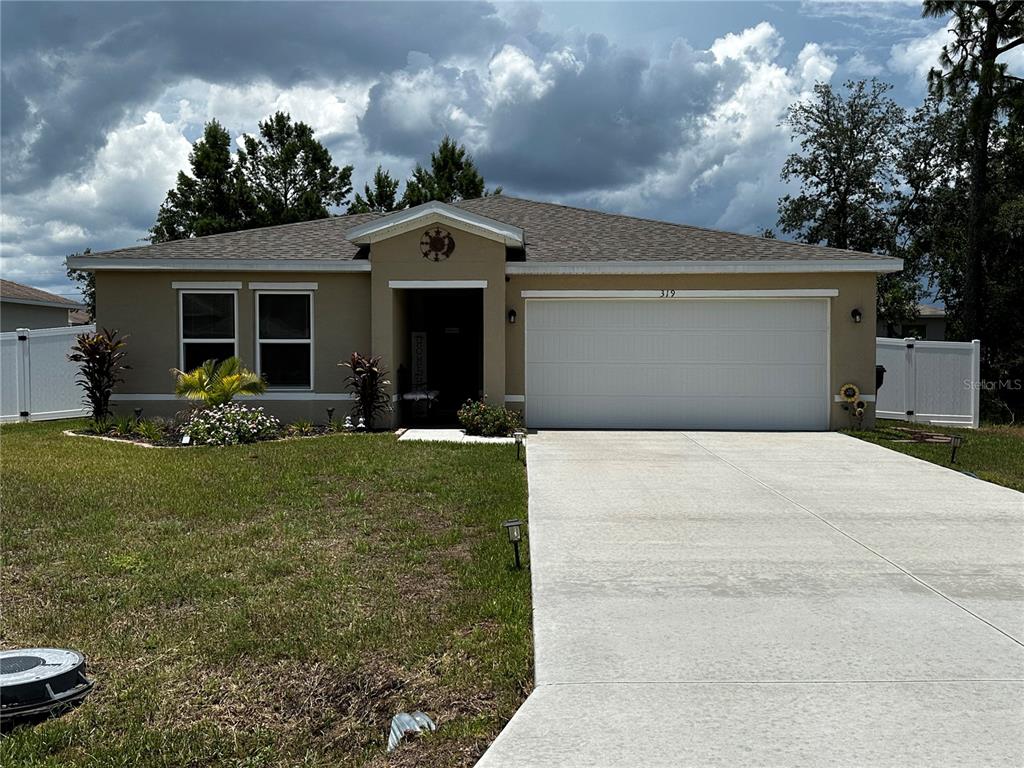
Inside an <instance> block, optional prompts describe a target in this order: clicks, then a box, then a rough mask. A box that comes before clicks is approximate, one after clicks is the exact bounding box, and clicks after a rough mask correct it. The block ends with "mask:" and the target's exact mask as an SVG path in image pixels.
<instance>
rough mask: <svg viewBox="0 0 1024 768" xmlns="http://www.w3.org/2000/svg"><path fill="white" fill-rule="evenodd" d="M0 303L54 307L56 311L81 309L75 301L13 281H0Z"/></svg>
mask: <svg viewBox="0 0 1024 768" xmlns="http://www.w3.org/2000/svg"><path fill="white" fill-rule="evenodd" d="M0 301H9V302H12V303H14V304H32V305H35V306H37V307H56V308H58V309H81V308H82V305H81V304H79V303H78V302H77V301H72V300H71V299H65V298H64V297H63V296H58V295H57V294H55V293H49V292H47V291H41V290H39V289H38V288H33V287H32V286H30V285H22V284H21V283H16V282H14V281H13V280H0Z"/></svg>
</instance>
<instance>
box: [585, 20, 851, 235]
mask: <svg viewBox="0 0 1024 768" xmlns="http://www.w3.org/2000/svg"><path fill="white" fill-rule="evenodd" d="M781 45H782V43H781V37H780V36H779V34H778V32H777V31H776V30H775V28H774V27H773V26H772V25H770V24H767V23H761V24H759V25H757V27H754V28H751V29H747V30H744V31H743V32H740V33H738V34H732V33H730V34H729V35H726V36H725V37H723V38H719V39H718V40H716V41H715V42H714V44H713V45H712V46H711V51H712V52H713V53H714V54H715V56H716V58H717V59H718V60H720V61H731V62H733V63H734V64H735V65H738V66H739V67H740V70H741V73H742V76H741V77H740V78H739V79H738V80H737V81H736V83H735V85H734V86H733V88H732V90H731V91H729V92H727V93H725V94H724V95H723V98H722V100H721V101H720V103H719V104H718V105H717V106H715V107H714V108H713V109H712V110H711V111H710V112H709V113H708V115H707V116H706V117H705V119H704V120H703V121H702V122H701V125H700V128H699V130H698V132H697V133H696V135H694V136H693V137H692V138H691V139H690V140H689V141H687V142H685V144H684V145H683V146H682V147H681V148H680V149H679V150H678V151H677V152H676V153H675V154H674V155H673V156H672V157H671V158H669V159H667V160H666V162H665V163H663V165H662V167H660V168H658V169H657V170H655V171H654V172H652V173H649V174H645V175H644V176H643V177H642V178H641V179H640V181H639V182H638V183H636V184H635V185H630V186H628V187H625V188H623V189H619V190H614V191H608V192H604V193H597V194H595V195H591V196H588V197H587V198H585V199H586V200H587V201H588V202H589V203H590V204H597V205H599V206H607V207H611V208H615V209H618V210H622V211H625V212H628V213H639V212H644V213H646V214H647V215H658V216H663V217H668V218H672V219H675V220H683V221H706V222H709V223H711V224H712V225H713V226H716V227H720V228H723V229H733V230H736V231H746V232H754V231H756V230H757V229H759V228H760V227H761V226H766V225H771V224H773V223H774V221H775V218H776V211H775V207H776V200H777V198H778V197H779V196H780V195H781V194H782V193H783V192H784V185H783V184H782V182H781V181H780V180H779V170H780V168H781V167H782V163H783V161H784V159H785V157H786V155H787V154H788V153H789V152H790V151H791V150H790V144H789V134H788V131H787V129H786V128H785V127H783V126H780V124H779V123H780V121H781V119H782V117H783V116H784V114H785V111H786V109H787V107H788V106H789V105H790V104H792V103H793V102H794V101H797V100H799V99H804V98H807V97H808V96H809V95H810V92H811V91H810V89H811V88H812V87H813V85H814V83H815V82H817V81H822V82H828V81H830V80H831V78H832V76H833V75H834V74H835V71H836V69H837V66H838V64H837V62H836V59H835V58H834V57H832V56H830V55H828V54H827V53H825V52H824V51H823V49H822V48H821V46H819V45H817V44H814V43H810V44H807V45H805V46H804V47H803V49H802V50H801V51H800V53H799V55H798V56H797V59H796V61H795V62H794V64H793V66H792V67H791V68H789V69H786V68H785V67H783V66H782V65H781V64H779V63H778V62H777V61H776V59H777V58H778V56H779V55H780V53H781V50H782V48H781Z"/></svg>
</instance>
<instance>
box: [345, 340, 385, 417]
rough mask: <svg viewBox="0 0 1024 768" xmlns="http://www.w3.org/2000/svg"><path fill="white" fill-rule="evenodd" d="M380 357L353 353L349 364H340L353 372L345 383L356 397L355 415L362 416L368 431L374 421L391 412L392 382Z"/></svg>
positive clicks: (346, 378)
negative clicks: (389, 388) (390, 391)
mask: <svg viewBox="0 0 1024 768" xmlns="http://www.w3.org/2000/svg"><path fill="white" fill-rule="evenodd" d="M381 360H382V358H381V357H380V355H377V356H376V357H365V356H363V355H361V354H359V353H358V352H353V353H352V357H350V358H349V360H348V362H345V363H338V365H341V366H344V367H345V368H348V369H349V370H350V371H352V373H351V374H349V375H348V376H346V377H345V383H346V384H347V385H348V387H349V389H351V390H352V392H353V393H354V394H355V396H356V406H355V409H354V410H355V413H356V416H362V417H363V420H364V421H365V422H366V428H367V429H373V421H374V419H375V418H376V417H377V416H378V415H380V414H384V413H387V412H388V411H390V410H391V395H390V393H389V392H388V387H389V386H390V385H391V382H390V381H388V379H387V378H386V377H387V375H388V372H387V370H386V369H385V368H384V365H383V364H382V362H381Z"/></svg>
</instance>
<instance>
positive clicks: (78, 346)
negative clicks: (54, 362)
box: [68, 328, 131, 420]
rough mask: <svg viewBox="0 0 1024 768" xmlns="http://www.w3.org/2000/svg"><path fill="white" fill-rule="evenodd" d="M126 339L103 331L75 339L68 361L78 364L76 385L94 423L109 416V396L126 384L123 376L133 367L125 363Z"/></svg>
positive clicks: (111, 332)
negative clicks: (90, 412) (123, 382)
mask: <svg viewBox="0 0 1024 768" xmlns="http://www.w3.org/2000/svg"><path fill="white" fill-rule="evenodd" d="M126 339H127V337H120V336H118V335H117V331H108V330H107V329H106V328H104V329H103V330H102V331H99V332H97V333H83V334H81V335H80V336H78V337H77V338H76V340H75V345H74V346H73V347H72V348H71V354H69V355H68V360H70V361H71V362H73V363H78V364H79V365H78V378H76V379H75V383H76V384H77V385H78V386H80V387H81V388H82V391H83V393H84V398H83V402H84V403H85V404H86V405H88V406H89V408H90V410H91V411H92V418H93V420H99V419H102V418H103V417H105V416H109V415H110V395H111V394H112V393H113V391H114V387H115V386H117V385H118V384H120V383H121V382H122V381H124V379H123V378H121V374H122V373H124V371H126V370H128V369H130V368H131V366H130V365H128V364H126V363H125V357H126V353H125V351H124V348H125V346H127V344H126V341H125V340H126Z"/></svg>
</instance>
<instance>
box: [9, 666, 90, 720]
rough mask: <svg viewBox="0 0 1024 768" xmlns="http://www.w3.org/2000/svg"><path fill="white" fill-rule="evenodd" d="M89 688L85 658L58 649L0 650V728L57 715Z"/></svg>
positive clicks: (83, 695)
mask: <svg viewBox="0 0 1024 768" xmlns="http://www.w3.org/2000/svg"><path fill="white" fill-rule="evenodd" d="M91 688H92V681H91V680H89V679H88V678H87V677H86V676H85V657H84V656H83V655H82V654H80V653H78V651H68V650H63V649H61V648H25V649H19V650H13V651H0V727H2V728H3V729H4V730H6V729H7V728H10V727H12V726H14V725H18V724H21V723H23V722H34V721H36V720H41V719H43V718H46V717H50V716H53V715H59V714H61V713H63V712H65V711H67V710H68V709H70V708H71V707H74V706H76V705H77V704H79V703H80V702H81V701H82V699H84V698H85V697H86V695H87V694H88V693H89V691H90V689H91Z"/></svg>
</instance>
